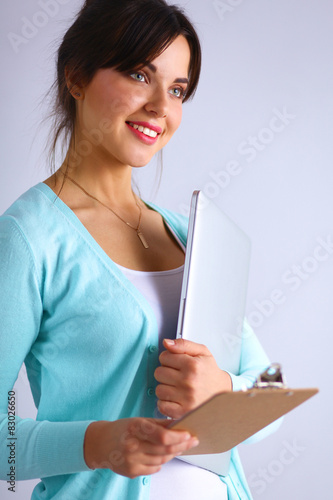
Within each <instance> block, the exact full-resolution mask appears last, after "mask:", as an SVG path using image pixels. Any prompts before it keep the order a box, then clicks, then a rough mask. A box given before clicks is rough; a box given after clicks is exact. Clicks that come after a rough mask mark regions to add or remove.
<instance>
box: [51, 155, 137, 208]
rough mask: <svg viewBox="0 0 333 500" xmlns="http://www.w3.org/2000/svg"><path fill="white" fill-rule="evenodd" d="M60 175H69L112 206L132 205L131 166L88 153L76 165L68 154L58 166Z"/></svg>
mask: <svg viewBox="0 0 333 500" xmlns="http://www.w3.org/2000/svg"><path fill="white" fill-rule="evenodd" d="M59 170H60V172H61V174H62V176H63V175H64V176H65V177H66V175H67V176H69V177H71V178H72V179H74V180H75V181H76V182H77V183H78V184H80V186H82V187H83V188H84V189H86V190H87V191H88V192H89V193H91V194H93V195H94V196H95V197H96V198H98V199H100V200H101V201H103V202H105V203H108V202H109V203H110V204H112V205H113V206H132V205H133V203H134V198H133V191H132V167H131V166H129V165H123V164H120V163H119V162H116V161H114V162H112V163H110V162H103V161H101V159H100V158H94V157H93V155H90V156H89V157H87V158H83V159H82V160H81V161H80V163H79V164H78V165H76V164H75V163H73V162H72V161H71V158H70V155H69V154H68V155H67V157H66V159H65V161H64V163H63V164H62V166H61V167H60V169H59Z"/></svg>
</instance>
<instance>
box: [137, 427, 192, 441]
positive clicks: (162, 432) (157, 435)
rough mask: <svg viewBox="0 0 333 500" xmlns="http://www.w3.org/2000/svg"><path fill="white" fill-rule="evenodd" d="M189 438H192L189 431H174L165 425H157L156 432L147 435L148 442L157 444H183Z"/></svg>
mask: <svg viewBox="0 0 333 500" xmlns="http://www.w3.org/2000/svg"><path fill="white" fill-rule="evenodd" d="M189 439H191V434H190V433H189V432H187V431H173V430H171V429H167V428H166V427H165V425H156V428H155V429H154V432H152V433H151V434H149V435H148V436H147V439H146V442H148V443H151V444H155V445H163V446H171V445H177V444H181V443H183V442H185V441H188V440H189Z"/></svg>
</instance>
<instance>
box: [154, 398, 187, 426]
mask: <svg viewBox="0 0 333 500" xmlns="http://www.w3.org/2000/svg"><path fill="white" fill-rule="evenodd" d="M157 407H158V410H159V412H160V413H162V415H165V416H166V417H171V418H173V419H178V418H181V417H183V416H184V415H185V413H186V410H185V409H184V408H183V407H182V406H181V405H180V404H179V403H175V402H173V401H161V400H158V401H157ZM169 422H170V421H169Z"/></svg>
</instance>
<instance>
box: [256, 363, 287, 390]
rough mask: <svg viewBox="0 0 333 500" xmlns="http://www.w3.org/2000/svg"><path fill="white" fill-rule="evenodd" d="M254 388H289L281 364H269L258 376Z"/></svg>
mask: <svg viewBox="0 0 333 500" xmlns="http://www.w3.org/2000/svg"><path fill="white" fill-rule="evenodd" d="M252 388H253V389H267V388H269V389H287V383H286V379H285V377H284V376H283V373H282V368H281V365H280V364H279V363H272V364H271V365H269V367H268V368H267V369H266V370H265V371H263V372H262V373H260V375H259V376H258V377H257V380H256V381H255V383H254V384H253V387H252Z"/></svg>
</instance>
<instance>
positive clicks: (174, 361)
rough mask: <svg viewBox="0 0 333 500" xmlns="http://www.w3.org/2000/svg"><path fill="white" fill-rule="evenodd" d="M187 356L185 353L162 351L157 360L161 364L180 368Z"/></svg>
mask: <svg viewBox="0 0 333 500" xmlns="http://www.w3.org/2000/svg"><path fill="white" fill-rule="evenodd" d="M187 357H188V356H187V355H186V354H181V353H173V352H169V351H163V352H162V353H161V354H160V356H159V361H160V363H161V365H162V366H166V367H168V368H173V369H174V370H180V369H181V368H182V366H183V365H184V363H186V358H187Z"/></svg>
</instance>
